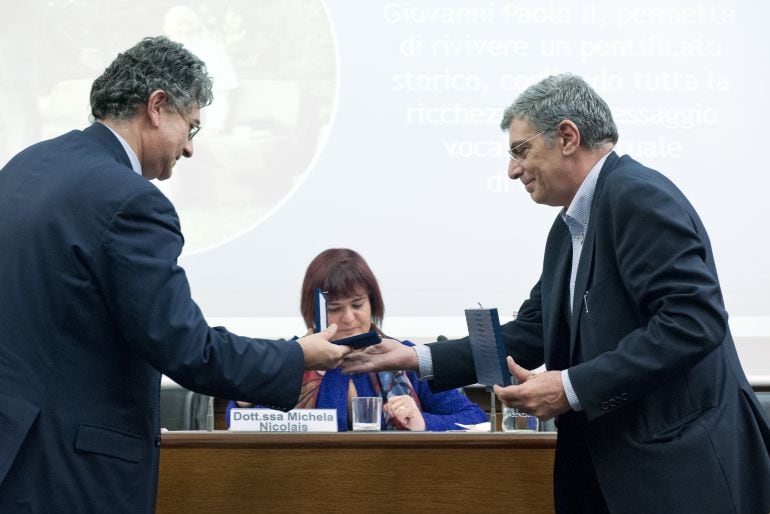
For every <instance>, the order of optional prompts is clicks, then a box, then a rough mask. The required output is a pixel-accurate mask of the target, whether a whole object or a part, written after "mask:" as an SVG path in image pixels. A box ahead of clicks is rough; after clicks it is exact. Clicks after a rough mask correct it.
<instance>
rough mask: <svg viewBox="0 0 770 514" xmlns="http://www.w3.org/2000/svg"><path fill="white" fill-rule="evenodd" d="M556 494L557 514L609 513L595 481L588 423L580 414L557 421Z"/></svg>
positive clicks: (567, 414) (570, 413) (554, 492)
mask: <svg viewBox="0 0 770 514" xmlns="http://www.w3.org/2000/svg"><path fill="white" fill-rule="evenodd" d="M557 426H558V436H557V439H556V459H555V462H554V470H553V476H554V483H553V495H554V505H555V507H556V512H557V513H558V514H602V513H609V509H607V504H606V503H605V501H604V496H603V495H602V491H601V488H600V487H599V481H598V480H597V479H596V471H595V469H594V464H593V460H592V459H591V453H590V452H589V450H588V444H587V442H586V441H587V439H586V431H587V429H588V422H587V421H586V419H585V416H583V415H582V414H580V413H574V412H569V413H566V414H564V415H562V416H559V419H558V420H557Z"/></svg>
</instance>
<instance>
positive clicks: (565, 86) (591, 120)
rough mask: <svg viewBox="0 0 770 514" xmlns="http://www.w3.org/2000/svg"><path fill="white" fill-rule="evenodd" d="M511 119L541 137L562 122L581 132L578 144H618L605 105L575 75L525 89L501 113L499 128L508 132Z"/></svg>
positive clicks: (548, 134) (613, 126) (556, 76)
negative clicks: (520, 121) (525, 124)
mask: <svg viewBox="0 0 770 514" xmlns="http://www.w3.org/2000/svg"><path fill="white" fill-rule="evenodd" d="M514 118H523V119H525V120H527V121H529V122H530V123H532V125H534V127H535V130H537V131H538V132H543V133H544V134H543V135H544V137H548V136H550V135H552V134H553V131H554V129H555V128H556V127H557V126H558V125H559V123H560V122H562V121H563V120H570V121H572V122H573V123H574V124H575V125H576V126H577V128H578V130H580V144H581V146H583V147H586V148H590V149H595V148H598V147H600V146H602V145H603V144H605V143H608V142H610V143H613V144H615V143H617V142H618V129H617V127H616V126H615V122H614V121H613V119H612V113H611V112H610V108H609V107H608V106H607V103H606V102H605V101H604V100H603V99H602V98H601V97H600V96H599V95H598V94H597V93H596V91H594V90H593V88H592V87H591V86H589V85H588V83H587V82H586V81H585V80H583V79H582V78H580V77H579V76H577V75H572V74H569V73H565V74H562V75H552V76H550V77H547V78H545V79H543V80H541V81H540V82H538V83H537V84H534V85H532V86H530V87H528V88H527V89H526V90H525V91H524V92H523V93H521V94H520V95H519V96H518V98H516V100H515V101H514V102H513V104H511V106H510V107H508V108H507V109H506V110H505V112H504V113H503V120H502V121H501V122H500V128H501V129H503V130H505V131H507V130H508V128H509V127H510V125H511V121H513V119H514Z"/></svg>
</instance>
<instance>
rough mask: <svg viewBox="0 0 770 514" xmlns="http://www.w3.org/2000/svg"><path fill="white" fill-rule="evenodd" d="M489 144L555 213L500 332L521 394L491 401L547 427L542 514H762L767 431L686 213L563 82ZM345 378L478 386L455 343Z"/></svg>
mask: <svg viewBox="0 0 770 514" xmlns="http://www.w3.org/2000/svg"><path fill="white" fill-rule="evenodd" d="M501 127H502V128H503V130H506V131H508V133H509V143H510V150H509V151H510V154H511V161H510V166H509V171H508V174H509V176H510V178H511V179H514V180H515V179H519V180H521V182H522V183H523V184H524V187H525V189H526V190H527V192H528V193H529V194H530V196H531V197H532V199H533V200H534V201H535V202H537V203H542V204H545V205H552V206H561V207H563V209H562V211H561V212H560V214H559V216H558V217H557V219H556V220H555V221H554V223H553V226H552V227H551V230H550V233H549V235H548V239H547V243H546V248H545V256H544V261H543V271H542V275H541V277H540V280H539V281H538V282H537V284H536V285H535V287H534V288H533V289H532V291H531V294H530V297H529V299H527V300H526V301H525V302H524V304H523V305H522V306H521V308H520V309H519V311H518V316H517V319H516V320H514V321H511V322H509V323H507V324H505V325H504V326H503V327H502V332H503V336H504V341H505V344H506V349H507V353H508V354H509V355H510V356H512V357H513V358H515V359H516V361H517V362H514V361H513V359H512V358H511V357H508V359H509V363H508V364H509V369H510V370H511V373H512V375H514V376H516V377H517V378H518V379H519V381H520V382H521V385H515V386H510V387H505V388H502V387H499V386H495V387H496V389H495V390H496V393H497V395H498V397H499V398H500V399H501V401H502V402H503V403H505V404H507V405H509V406H513V407H518V408H520V409H522V410H524V411H526V412H530V413H532V414H535V415H536V416H538V417H539V418H541V419H549V418H552V417H554V416H556V417H557V427H558V436H557V445H556V460H555V464H554V500H555V505H556V510H557V512H560V513H570V512H590V513H596V512H607V511H609V512H613V513H615V512H677V513H683V512H687V513H689V512H692V513H704V512H713V513H724V512H741V513H760V512H761V513H766V512H768V511H770V428H768V422H767V419H766V418H765V416H764V414H763V412H762V409H761V407H760V406H759V404H758V402H757V400H756V397H755V396H754V394H753V391H752V389H751V387H750V385H749V383H748V381H747V380H746V377H745V375H744V373H743V370H742V369H741V365H740V363H739V361H738V356H737V353H736V350H735V345H734V343H733V340H732V337H731V335H730V329H729V327H728V322H727V313H726V311H725V308H724V305H723V301H722V294H721V291H720V286H719V281H718V278H717V272H716V267H715V264H714V258H713V254H712V251H711V246H710V243H709V239H708V236H707V234H706V230H705V228H704V227H703V224H702V223H701V220H700V219H699V217H698V215H697V213H696V212H695V209H694V208H693V207H692V205H690V203H689V202H688V201H687V199H686V198H685V197H684V195H683V194H682V193H681V191H679V189H677V188H676V186H674V184H672V183H671V182H670V181H669V180H668V179H666V178H665V177H664V176H663V175H661V174H660V173H658V172H656V171H653V170H651V169H649V168H646V167H644V166H643V165H641V164H639V163H638V162H636V161H634V160H633V159H631V158H630V157H628V156H623V157H620V156H618V155H617V154H616V153H615V152H613V151H612V147H613V145H614V144H615V143H616V142H617V139H618V134H617V129H616V127H615V124H614V121H613V119H612V115H611V113H610V110H609V108H608V107H607V105H606V103H605V102H604V101H603V100H602V99H601V98H600V97H599V96H598V95H597V94H596V93H595V92H594V91H593V89H592V88H591V87H590V86H589V85H588V84H586V83H585V82H584V81H583V80H582V79H580V78H579V77H576V76H574V75H560V76H554V77H549V78H547V79H544V80H543V81H541V82H540V83H538V84H535V85H534V86H532V87H530V88H529V89H527V90H526V91H525V92H523V93H522V94H521V95H520V96H519V98H517V100H516V101H515V102H514V103H513V104H512V105H511V106H510V107H509V108H508V109H507V110H506V112H505V115H504V117H503V121H502V123H501ZM346 360H348V363H347V364H346V365H345V369H346V371H364V370H370V369H373V368H393V369H403V368H404V367H411V368H418V369H420V372H421V376H423V377H424V378H428V379H432V382H431V385H432V387H433V388H434V389H437V390H443V389H446V388H451V387H457V386H459V385H463V384H468V383H473V382H475V381H476V375H475V371H474V366H473V356H472V353H471V349H470V344H469V342H468V339H467V338H465V339H461V340H457V341H448V342H442V343H435V344H430V345H425V346H424V347H423V348H422V349H419V350H417V351H416V352H412V354H411V355H410V354H409V352H404V351H402V350H400V349H398V348H396V346H395V345H393V344H391V343H390V342H385V343H383V344H381V345H380V346H378V347H373V348H371V349H370V350H368V351H367V352H353V353H351V354H349V355H348V356H347V357H346ZM543 363H544V364H545V365H546V368H547V371H545V372H543V373H537V374H535V373H531V372H529V371H528V369H533V368H536V367H538V366H540V365H541V364H543ZM511 479H514V480H515V477H512V478H511Z"/></svg>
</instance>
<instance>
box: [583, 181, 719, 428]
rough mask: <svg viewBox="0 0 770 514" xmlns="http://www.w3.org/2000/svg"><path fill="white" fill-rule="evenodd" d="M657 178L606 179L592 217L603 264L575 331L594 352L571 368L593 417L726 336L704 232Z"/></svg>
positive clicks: (668, 376)
mask: <svg viewBox="0 0 770 514" xmlns="http://www.w3.org/2000/svg"><path fill="white" fill-rule="evenodd" d="M615 175H618V174H617V173H616V174H615ZM656 177H657V175H656V176H650V177H645V176H642V175H639V176H637V177H636V178H631V179H628V178H625V179H623V180H614V181H613V180H612V178H613V177H610V178H608V180H607V184H606V185H605V191H604V192H602V198H601V199H600V202H599V204H598V207H597V209H596V212H595V213H593V214H592V222H594V220H596V223H598V224H599V225H598V226H597V227H598V228H597V233H596V242H595V244H596V245H597V247H596V252H595V254H596V256H595V258H596V259H599V258H601V259H602V261H601V262H598V261H597V262H596V269H595V271H594V278H593V280H592V284H591V286H590V289H589V290H588V291H587V292H586V296H585V301H586V302H588V303H590V309H589V308H581V311H580V316H581V319H580V337H581V340H589V339H590V344H592V345H593V346H594V347H595V348H596V350H595V353H596V355H595V356H593V357H592V358H587V359H586V360H585V361H584V362H583V363H581V364H578V365H576V366H574V367H571V368H570V370H569V374H570V380H571V382H572V385H573V387H574V388H575V391H576V393H577V395H578V397H579V398H580V401H581V404H582V406H583V409H584V410H585V412H586V415H587V416H588V417H589V418H595V417H597V416H600V415H603V414H606V413H608V412H612V411H613V410H615V409H616V408H619V407H621V406H622V405H623V404H627V403H628V402H631V401H633V400H634V399H636V398H639V397H641V396H643V395H645V394H647V393H649V392H650V391H652V390H653V389H655V388H657V387H659V386H660V385H661V384H663V383H666V382H667V381H669V380H672V379H673V378H675V377H677V376H681V374H682V373H684V372H685V371H686V370H688V369H690V368H692V367H693V366H695V365H696V364H697V363H698V362H700V361H701V360H702V359H703V358H704V357H705V356H706V355H708V354H709V353H710V352H712V351H713V350H714V349H715V348H717V347H718V346H719V345H720V344H722V342H723V340H724V339H725V336H726V334H727V314H726V312H725V310H724V307H723V304H722V296H721V291H720V287H719V282H718V279H717V275H716V269H715V266H714V262H713V258H712V255H711V249H710V245H709V242H708V237H707V235H706V233H705V229H704V228H703V226H702V224H701V223H700V220H699V219H698V217H697V215H696V214H695V211H694V209H693V208H692V207H691V206H690V205H689V203H688V202H687V200H686V199H685V198H684V196H683V195H682V194H681V193H680V192H679V191H678V190H677V189H676V188H675V187H674V186H673V185H671V184H670V183H669V182H668V181H667V180H666V179H664V178H662V177H657V178H656ZM607 189H608V191H607ZM584 342H585V341H584Z"/></svg>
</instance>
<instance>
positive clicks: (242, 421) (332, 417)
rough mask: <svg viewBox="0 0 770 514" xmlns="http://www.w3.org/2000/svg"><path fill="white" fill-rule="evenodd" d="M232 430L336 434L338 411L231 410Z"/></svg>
mask: <svg viewBox="0 0 770 514" xmlns="http://www.w3.org/2000/svg"><path fill="white" fill-rule="evenodd" d="M230 430H235V431H238V430H240V431H248V432H336V431H337V410H336V409H293V410H290V411H289V412H281V411H279V410H273V409H230Z"/></svg>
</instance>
